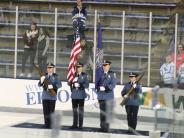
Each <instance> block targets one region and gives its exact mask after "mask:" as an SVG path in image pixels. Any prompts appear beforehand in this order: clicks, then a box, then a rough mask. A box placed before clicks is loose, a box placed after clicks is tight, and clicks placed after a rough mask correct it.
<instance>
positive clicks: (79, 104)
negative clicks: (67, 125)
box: [72, 99, 84, 127]
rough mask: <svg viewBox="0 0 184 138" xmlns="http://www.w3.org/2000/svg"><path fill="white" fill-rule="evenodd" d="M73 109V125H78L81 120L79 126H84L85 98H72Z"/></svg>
mask: <svg viewBox="0 0 184 138" xmlns="http://www.w3.org/2000/svg"><path fill="white" fill-rule="evenodd" d="M72 109H73V126H74V127H77V126H78V122H79V127H82V126H83V118H84V99H72Z"/></svg>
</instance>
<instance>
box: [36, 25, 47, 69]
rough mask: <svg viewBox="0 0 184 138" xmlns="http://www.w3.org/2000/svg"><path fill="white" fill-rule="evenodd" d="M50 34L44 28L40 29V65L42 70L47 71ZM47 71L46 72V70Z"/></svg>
mask: <svg viewBox="0 0 184 138" xmlns="http://www.w3.org/2000/svg"><path fill="white" fill-rule="evenodd" d="M49 37H50V36H49V33H48V32H47V31H46V30H44V29H43V28H40V30H39V36H38V51H37V53H38V55H37V56H38V65H39V66H40V68H41V69H42V70H44V69H46V64H47V51H48V48H49V42H50V38H49ZM45 71H46V70H45Z"/></svg>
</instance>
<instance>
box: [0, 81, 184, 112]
mask: <svg viewBox="0 0 184 138" xmlns="http://www.w3.org/2000/svg"><path fill="white" fill-rule="evenodd" d="M0 84H1V87H0V106H5V107H20V108H35V109H42V105H41V103H42V101H41V96H42V88H41V87H38V80H21V79H6V78H1V79H0ZM122 89H123V86H122V85H117V86H116V88H115V98H116V99H121V90H122ZM86 93H87V97H86V99H85V106H88V105H96V103H98V101H97V94H96V91H95V85H94V84H92V83H91V84H90V87H89V89H87V90H86ZM70 95H71V91H70V88H69V86H68V85H67V82H62V88H60V89H58V93H57V99H58V100H57V104H56V109H58V110H71V97H70ZM157 95H158V98H157V99H156V100H157V103H158V104H159V105H160V106H161V108H163V109H171V110H172V109H175V110H180V111H183V109H184V93H183V90H175V91H173V89H169V88H162V89H159V91H158V92H157ZM154 100H155V92H153V91H152V88H147V87H143V95H142V98H141V101H140V103H141V109H140V110H148V109H149V111H150V109H152V106H153V103H154ZM118 105H119V104H118V103H117V106H118ZM96 111H97V112H98V111H99V110H96Z"/></svg>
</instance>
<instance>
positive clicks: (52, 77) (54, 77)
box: [38, 73, 61, 100]
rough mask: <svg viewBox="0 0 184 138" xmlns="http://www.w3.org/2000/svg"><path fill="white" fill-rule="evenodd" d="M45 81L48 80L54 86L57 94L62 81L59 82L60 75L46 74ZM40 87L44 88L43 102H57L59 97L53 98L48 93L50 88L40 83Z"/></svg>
mask: <svg viewBox="0 0 184 138" xmlns="http://www.w3.org/2000/svg"><path fill="white" fill-rule="evenodd" d="M45 79H47V80H48V81H49V82H50V83H51V84H52V85H53V89H54V90H55V91H56V92H57V89H58V88H60V87H61V81H59V79H58V75H57V74H56V73H53V74H52V75H50V76H49V75H48V74H47V73H46V75H45ZM38 86H43V93H42V100H44V99H45V100H57V96H52V95H51V94H50V92H49V91H48V88H47V87H45V86H44V83H41V82H40V81H39V82H38Z"/></svg>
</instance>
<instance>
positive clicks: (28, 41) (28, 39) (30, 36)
mask: <svg viewBox="0 0 184 138" xmlns="http://www.w3.org/2000/svg"><path fill="white" fill-rule="evenodd" d="M38 35H39V31H38V28H37V25H36V23H35V22H32V23H31V26H30V29H28V30H26V31H25V33H24V35H23V41H24V52H23V55H22V73H21V74H20V77H24V76H25V64H26V61H27V59H28V58H30V67H29V71H30V72H29V73H28V75H27V77H29V78H30V77H31V76H32V71H33V68H34V60H35V56H36V49H37V42H38Z"/></svg>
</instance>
